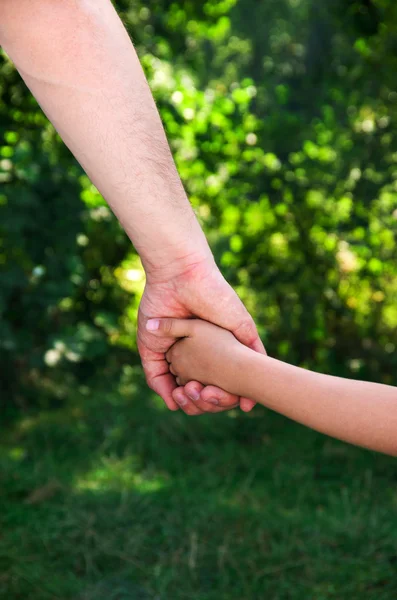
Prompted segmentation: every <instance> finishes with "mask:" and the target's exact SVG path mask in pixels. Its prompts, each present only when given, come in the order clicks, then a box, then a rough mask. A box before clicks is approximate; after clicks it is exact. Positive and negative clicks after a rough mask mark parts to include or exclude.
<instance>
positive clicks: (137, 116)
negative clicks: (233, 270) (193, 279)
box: [0, 0, 210, 271]
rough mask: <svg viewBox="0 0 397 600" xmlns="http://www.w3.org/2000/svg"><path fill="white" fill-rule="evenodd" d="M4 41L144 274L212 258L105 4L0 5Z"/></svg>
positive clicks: (41, 0) (19, 0)
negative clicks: (130, 244)
mask: <svg viewBox="0 0 397 600" xmlns="http://www.w3.org/2000/svg"><path fill="white" fill-rule="evenodd" d="M0 43H2V45H3V46H4V48H5V50H6V52H7V53H8V54H9V56H10V57H11V59H12V60H13V61H14V62H15V65H16V66H17V68H18V70H19V72H20V73H21V75H22V77H23V78H24V80H25V82H26V84H27V85H28V86H29V88H30V89H31V91H32V92H33V94H34V95H35V97H36V98H37V100H38V101H39V103H40V105H41V106H42V108H43V110H44V112H45V113H46V114H47V116H48V117H49V119H50V120H51V121H52V123H53V124H54V126H55V127H56V129H57V130H58V132H59V133H60V135H61V137H62V138H63V140H64V141H65V143H66V144H67V145H68V146H69V148H70V149H71V151H72V152H73V153H74V155H75V156H76V158H77V159H78V160H79V162H80V163H81V165H82V166H83V168H84V169H85V170H86V172H87V174H88V175H89V177H90V178H91V180H92V181H93V183H94V184H95V185H96V187H97V188H98V189H99V190H100V192H101V193H102V194H103V196H104V197H105V199H106V200H107V201H108V202H109V204H110V206H111V207H112V209H113V211H114V212H115V214H116V215H117V217H118V218H119V220H120V222H121V224H122V225H123V227H124V228H125V230H126V232H127V234H128V235H129V237H130V238H131V240H132V241H133V243H134V244H135V246H136V248H137V250H138V252H139V253H140V255H141V257H142V260H143V263H144V265H145V267H146V269H147V270H149V271H150V270H152V269H161V268H167V266H169V265H170V264H172V263H173V262H174V261H176V262H178V261H181V260H183V259H185V258H186V259H187V260H188V261H189V260H190V261H192V262H195V261H196V260H200V259H201V257H207V256H210V253H209V249H208V245H207V243H206V240H205V237H204V235H203V233H202V231H201V229H200V226H199V224H198V223H197V220H196V218H195V216H194V213H193V211H192V209H191V207H190V204H189V202H188V200H187V197H186V194H185V192H184V189H183V186H182V184H181V181H180V179H179V176H178V173H177V171H176V168H175V165H174V162H173V159H172V156H171V153H170V150H169V146H168V143H167V140H166V137H165V134H164V130H163V127H162V124H161V121H160V118H159V115H158V112H157V109H156V106H155V103H154V101H153V98H152V95H151V92H150V89H149V87H148V85H147V82H146V79H145V76H144V74H143V71H142V68H141V66H140V64H139V60H138V58H137V56H136V53H135V50H134V48H133V45H132V43H131V41H130V39H129V37H128V35H127V33H126V31H125V29H124V27H123V25H122V23H121V21H120V19H119V18H118V16H117V13H116V12H115V10H114V9H113V7H112V5H111V2H110V0H64V1H62V2H54V1H53V0H1V2H0Z"/></svg>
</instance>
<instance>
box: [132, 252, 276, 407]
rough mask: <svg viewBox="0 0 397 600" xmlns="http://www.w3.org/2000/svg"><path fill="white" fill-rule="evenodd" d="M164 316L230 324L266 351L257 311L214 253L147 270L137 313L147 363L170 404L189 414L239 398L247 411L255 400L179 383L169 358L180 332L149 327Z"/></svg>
mask: <svg viewBox="0 0 397 600" xmlns="http://www.w3.org/2000/svg"><path fill="white" fill-rule="evenodd" d="M161 317H175V318H184V319H186V318H187V317H199V318H201V319H204V320H206V321H210V322H211V323H214V324H216V325H219V326H220V327H223V328H224V329H228V330H229V331H231V332H232V333H233V334H234V335H235V337H236V338H237V339H238V340H239V341H240V342H242V343H243V344H245V345H246V346H248V347H250V348H252V349H253V350H256V351H257V352H261V353H266V352H265V349H264V347H263V344H262V342H261V340H260V339H259V336H258V333H257V331H256V327H255V324H254V321H253V319H252V317H251V316H250V315H249V314H248V312H247V310H246V308H245V307H244V305H243V303H242V302H241V300H240V299H239V298H238V296H237V295H236V293H235V292H234V290H233V289H232V287H231V286H230V285H229V284H228V283H227V282H226V281H225V279H224V278H223V276H222V275H221V273H220V272H219V269H218V268H217V266H216V264H215V262H214V260H213V259H212V257H211V258H206V259H204V260H202V261H198V262H193V263H190V264H189V265H187V266H186V263H185V265H184V266H181V265H179V266H178V267H176V268H175V269H172V268H171V270H162V272H161V273H158V272H157V273H156V272H152V273H149V274H148V275H147V283H146V288H145V292H144V294H143V297H142V301H141V304H140V307H139V314H138V348H139V352H140V355H141V359H142V365H143V368H144V371H145V375H146V380H147V383H148V385H149V387H150V388H152V389H153V390H154V391H155V392H156V393H157V394H159V396H161V397H162V398H163V400H164V401H165V403H166V405H167V406H168V408H169V409H170V410H178V407H180V408H182V410H183V411H184V412H185V413H186V414H188V415H200V414H203V413H205V412H210V413H216V412H221V411H224V410H229V409H231V408H235V407H236V406H238V405H239V404H240V407H241V409H242V410H243V411H245V412H248V411H250V410H251V409H252V408H253V406H254V405H255V402H253V401H251V400H249V399H247V398H241V399H239V398H238V396H233V395H232V394H229V393H227V392H225V391H223V390H220V389H219V388H216V387H214V386H207V387H205V388H204V387H203V386H202V385H201V384H200V383H199V382H195V381H192V382H189V383H188V384H187V385H186V386H185V387H178V386H177V384H176V382H175V378H174V376H173V375H172V374H171V373H170V371H169V365H168V363H167V361H166V358H165V353H166V352H167V351H168V349H169V348H170V347H171V346H172V345H173V343H174V342H175V341H176V340H175V338H172V337H166V338H165V337H163V338H161V337H156V336H155V335H153V334H152V333H150V331H148V330H147V328H146V324H147V321H148V320H149V319H156V318H161Z"/></svg>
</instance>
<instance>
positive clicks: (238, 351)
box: [156, 319, 250, 390]
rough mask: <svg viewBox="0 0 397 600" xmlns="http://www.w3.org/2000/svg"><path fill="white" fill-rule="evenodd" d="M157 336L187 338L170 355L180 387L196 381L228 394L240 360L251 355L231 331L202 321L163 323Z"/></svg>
mask: <svg viewBox="0 0 397 600" xmlns="http://www.w3.org/2000/svg"><path fill="white" fill-rule="evenodd" d="M156 334H157V335H160V336H166V337H173V338H175V337H178V338H183V339H181V340H179V341H177V342H176V343H175V344H174V345H173V346H171V348H170V349H169V350H168V352H167V354H166V359H167V361H168V363H169V364H170V371H171V373H172V374H173V375H175V377H176V378H177V379H176V381H177V383H178V385H185V384H186V383H188V382H189V381H192V380H195V381H200V383H202V384H204V385H216V386H219V387H221V388H222V389H225V390H227V389H228V387H229V388H230V381H231V379H232V378H233V376H235V373H236V369H238V365H239V361H240V358H241V357H242V355H244V354H245V353H246V352H250V350H249V349H248V348H246V346H244V345H243V344H241V343H240V342H239V341H238V340H237V339H236V338H235V337H234V335H233V334H232V333H231V332H230V331H227V330H226V329H222V328H221V327H218V326H217V325H213V324H212V323H208V322H207V321H201V320H200V319H160V325H159V329H158V330H157V331H156ZM228 384H229V385H228Z"/></svg>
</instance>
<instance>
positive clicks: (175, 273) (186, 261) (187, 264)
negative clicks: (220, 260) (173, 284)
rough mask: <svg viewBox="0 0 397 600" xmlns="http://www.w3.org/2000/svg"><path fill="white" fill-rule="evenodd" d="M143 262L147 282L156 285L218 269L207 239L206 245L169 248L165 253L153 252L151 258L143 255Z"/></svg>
mask: <svg viewBox="0 0 397 600" xmlns="http://www.w3.org/2000/svg"><path fill="white" fill-rule="evenodd" d="M203 237H204V235H203ZM141 260H142V265H143V268H144V270H145V273H146V279H147V281H148V282H154V283H155V282H166V281H170V280H173V279H178V278H183V277H189V274H191V273H193V272H198V271H199V270H202V271H206V270H211V269H213V268H217V267H216V263H215V260H214V257H213V255H212V252H211V249H210V247H209V246H208V243H207V240H206V239H205V237H204V243H202V244H197V245H195V246H194V247H191V246H189V247H185V248H181V247H179V248H168V249H166V250H165V251H164V252H156V251H154V252H153V251H152V252H151V253H150V256H149V257H144V256H142V255H141Z"/></svg>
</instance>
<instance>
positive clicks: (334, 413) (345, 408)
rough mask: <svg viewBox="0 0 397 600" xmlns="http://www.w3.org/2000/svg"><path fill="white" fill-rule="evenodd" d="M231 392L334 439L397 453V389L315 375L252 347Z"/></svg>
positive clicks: (246, 355)
mask: <svg viewBox="0 0 397 600" xmlns="http://www.w3.org/2000/svg"><path fill="white" fill-rule="evenodd" d="M225 389H227V390H228V391H230V392H233V393H236V394H241V395H246V396H248V397H250V398H252V399H253V400H256V401H257V402H259V403H261V404H263V405H264V406H266V407H267V408H270V409H272V410H275V411H277V412H279V413H281V414H284V415H285V416H287V417H289V418H291V419H293V420H295V421H298V422H299V423H302V424H303V425H306V426H308V427H311V428H313V429H316V430H317V431H321V432H322V433H325V434H327V435H330V436H332V437H336V438H339V439H342V440H344V441H347V442H349V443H351V444H356V445H359V446H365V447H367V448H371V449H373V450H378V451H380V452H385V453H387V454H392V455H397V388H394V387H391V386H387V385H382V384H375V383H369V382H364V381H354V380H349V379H343V378H340V377H332V376H328V375H322V374H320V373H314V372H312V371H307V370H305V369H300V368H298V367H294V366H292V365H289V364H286V363H283V362H281V361H278V360H275V359H272V358H269V357H266V356H261V355H259V354H256V353H254V352H252V351H250V350H248V349H247V350H244V359H243V360H242V361H241V362H240V369H235V370H234V375H233V380H232V382H231V385H229V386H226V385H225Z"/></svg>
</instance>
